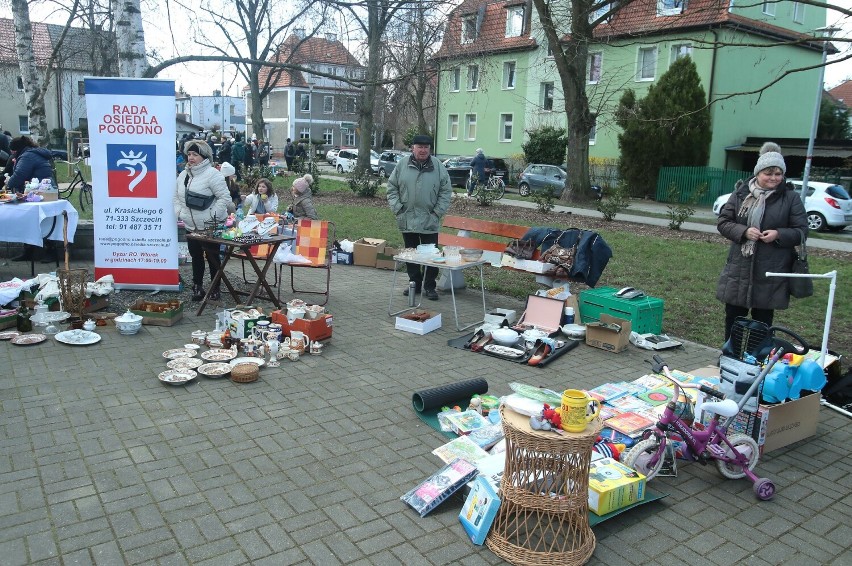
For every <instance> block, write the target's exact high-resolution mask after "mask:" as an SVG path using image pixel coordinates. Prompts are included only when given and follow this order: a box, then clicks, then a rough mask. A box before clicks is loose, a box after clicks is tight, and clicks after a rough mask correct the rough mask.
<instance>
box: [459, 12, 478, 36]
mask: <svg viewBox="0 0 852 566" xmlns="http://www.w3.org/2000/svg"><path fill="white" fill-rule="evenodd" d="M475 39H476V15H471V16H465V17H464V18H463V19H462V38H461V42H462V43H473V40H475Z"/></svg>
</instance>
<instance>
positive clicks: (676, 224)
mask: <svg viewBox="0 0 852 566" xmlns="http://www.w3.org/2000/svg"><path fill="white" fill-rule="evenodd" d="M706 192H707V183H702V184H701V185H700V186H699V187H698V190H696V191H694V192H693V194H692V195H691V196H690V197H689V199H687V202H682V201H683V191H682V190H681V189H680V188H679V187H678V186H677V185H676V184H675V183H671V184H670V185H669V188H668V191H667V197H668V198H667V199H666V200H667V201H668V204H666V208H667V209H668V212H667V213H666V214H667V215H668V217H669V230H680V226H681V224H683V223H684V222H686V221H687V220H688V219H689V217H690V216H692V215H693V214H695V208H693V205H694V204H695V203H696V202H698V201H699V200H700V199H701V198H702V197H703V196H704V194H705V193H706Z"/></svg>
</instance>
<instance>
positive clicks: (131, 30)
mask: <svg viewBox="0 0 852 566" xmlns="http://www.w3.org/2000/svg"><path fill="white" fill-rule="evenodd" d="M110 7H111V9H112V12H113V13H114V14H115V34H116V39H117V41H118V74H119V76H122V77H143V76H145V71H147V70H148V59H147V58H146V56H145V31H144V30H143V29H142V10H141V8H140V0H110Z"/></svg>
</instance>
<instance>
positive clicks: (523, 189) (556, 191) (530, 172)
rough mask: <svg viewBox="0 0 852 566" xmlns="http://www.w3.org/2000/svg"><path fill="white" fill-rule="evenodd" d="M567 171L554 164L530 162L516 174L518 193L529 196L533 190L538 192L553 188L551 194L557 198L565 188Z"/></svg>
mask: <svg viewBox="0 0 852 566" xmlns="http://www.w3.org/2000/svg"><path fill="white" fill-rule="evenodd" d="M567 176H568V173H566V172H565V170H564V169H562V168H561V167H557V166H556V165H539V164H535V163H532V164H530V165H527V168H526V169H524V172H523V173H521V174H520V176H518V193H520V195H521V196H523V197H526V196H529V195H530V194H531V193H532V192H533V191H535V192H540V191H545V190H547V188H548V187H550V188H551V189H553V196H555V197H556V198H559V197H560V196H562V191H564V190H565V178H566V177H567Z"/></svg>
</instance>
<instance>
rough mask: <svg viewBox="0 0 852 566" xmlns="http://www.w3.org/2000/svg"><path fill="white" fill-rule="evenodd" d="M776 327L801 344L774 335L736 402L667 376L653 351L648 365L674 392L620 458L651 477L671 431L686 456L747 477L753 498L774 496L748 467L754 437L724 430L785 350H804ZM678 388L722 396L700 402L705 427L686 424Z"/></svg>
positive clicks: (753, 459) (751, 464) (753, 456)
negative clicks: (761, 364) (757, 371)
mask: <svg viewBox="0 0 852 566" xmlns="http://www.w3.org/2000/svg"><path fill="white" fill-rule="evenodd" d="M775 329H776V330H782V331H784V332H785V333H787V334H789V335H791V336H794V337H795V338H796V339H797V340H798V341H799V343H800V344H802V345H803V347H797V346H793V345H792V344H791V343H790V342H787V341H786V340H781V339H779V338H777V337H775V338H773V340H774V341H775V344H776V348H775V350H774V351H773V353H772V355H771V356H770V358H769V360H768V361H767V363H766V365H765V366H764V367H763V369H762V371H761V372H760V374H759V375H758V376H757V378H756V379H755V380H754V383H753V384H752V385H751V387H750V388H749V389H748V391H747V392H746V394H745V395H743V397H742V399H741V400H740V403H739V404H737V403H736V402H735V401H733V400H732V399H725V398H724V397H725V396H724V394H722V393H720V392H719V391H716V390H715V389H713V388H711V387H708V386H706V385H697V384H690V383H682V382H680V381H678V380H677V379H675V378H674V377H672V375H671V373H670V372H669V368H668V366H667V365H666V364H665V362H664V361H663V359H662V358H661V357H660V356H658V355H655V356H654V363H653V364H652V368H653V370H654V373H658V374H659V373H662V374H663V375H664V376H665V377H666V378H667V379H669V380H670V381H671V382H672V383H673V384H674V389H675V391H674V396H673V397H672V400H671V401H670V402H669V403H668V405H666V410H665V412H664V413H663V416H662V417H661V418H660V420H659V421H658V422H657V424H656V426H654V427H653V428H650V429H648V430H646V431H645V432H644V434H643V440H641V441H640V442H637V443H636V444H635V445H634V446H633V447H632V448H631V449H630V450H629V451H627V452H626V453H625V454H624V457H623V458H622V460H621V461H622V462H623V463H624V464H625V465H627V466H630V467H631V468H633V469H634V470H636V471H638V472H640V473H642V474H644V475H645V477H647V478H648V480H650V479H652V478H653V477H654V476H656V475H657V473H658V472H659V471H660V468H662V466H663V462H664V460H665V454H666V444H667V442H668V436H667V435H668V433H670V432H672V433H676V434H679V435H680V436H681V438H683V441H684V443H685V444H686V448H685V449H684V457H685V458H687V459H691V460H693V461H696V462H699V463H701V464H703V465H706V464H707V462H708V461H709V460H715V461H716V467H717V468H718V470H719V473H720V474H722V475H723V476H724V477H726V478H729V479H740V478H743V477H748V479H750V480H751V482H752V483H753V486H752V489H753V490H754V493H755V495H757V497H758V499H761V500H763V501H767V500H769V499H772V497H773V496H774V495H775V484H774V483H773V482H772V480H770V479H769V478H761V477H758V476H757V475H755V474H754V472H752V470H753V469H754V467H755V466H756V465H757V460H758V458H759V457H760V452H759V449H758V446H757V442H755V440H754V439H753V438H752V437H750V436H748V435H745V434H739V433H737V434H731V435H730V436H728V435H727V434H726V431H727V427H728V424H729V423H730V422H731V420H732V418H733V417H734V416H736V415H737V413H739V412H740V410H741V409H742V407H743V405H745V403H746V402H747V401H748V399H749V398H750V397H751V396H752V395H755V394H757V391H758V389H759V387H760V384H761V382H762V381H763V378H764V377H766V375H767V374H768V373H769V371H770V370H771V369H772V366H773V365H775V362H777V361H778V359H779V358H780V357H781V356H782V355H783V353H784V351H790V352H795V353H804V352H805V351H807V349H808V348H807V346H806V345H804V344H805V343H804V341H802V340H801V339H800V338H799V337H798V336H796V335H795V334H793V333H792V332H789V331H786V329H780V328H775ZM683 389H698V390H700V391H701V392H703V393H704V394H705V395H707V396H709V397H715V398H717V399H721V401H717V402H712V403H708V402H705V403H704V404H703V405H702V406H701V408H702V410H703V411H704V412H705V413H709V414H711V415H713V418H712V420H711V421H710V424H709V426H708V427H707V428H706V429H705V430H698V429H697V428H695V427H694V426H690V425H689V424H687V423H686V422H685V421H683V420H682V419H681V416H680V414H678V413H677V412H676V409H677V401H678V399H680V398H681V392H682V390H683ZM696 412H697V411H696ZM720 417H724V418H725V419H726V420H725V421H724V423H721V424H720Z"/></svg>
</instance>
